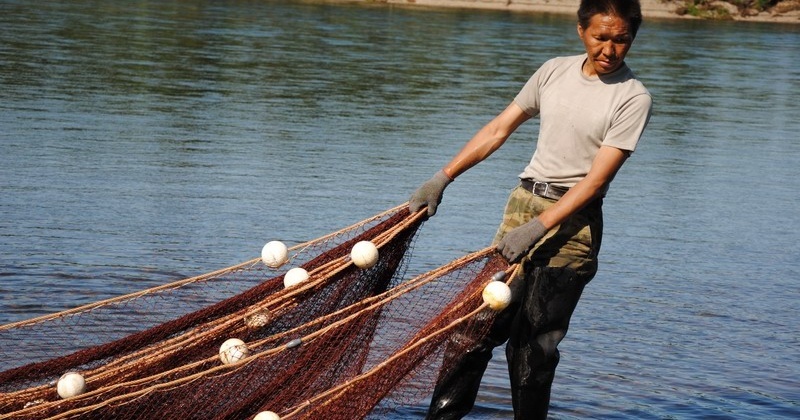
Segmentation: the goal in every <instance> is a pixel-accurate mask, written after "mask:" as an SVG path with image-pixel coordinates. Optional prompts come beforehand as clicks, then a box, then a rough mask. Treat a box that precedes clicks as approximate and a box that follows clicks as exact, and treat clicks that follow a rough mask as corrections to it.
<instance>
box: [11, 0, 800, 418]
mask: <svg viewBox="0 0 800 420" xmlns="http://www.w3.org/2000/svg"><path fill="white" fill-rule="evenodd" d="M0 27H2V28H3V30H2V32H0V83H1V84H2V89H0V145H2V150H3V152H2V154H1V155H0V194H1V196H2V198H0V215H2V217H0V324H3V323H8V322H13V321H18V320H21V319H26V318H30V317H34V316H38V315H42V314H45V313H50V312H53V311H58V310H62V309H66V308H70V307H74V306H77V305H80V304H85V303H88V302H92V301H96V300H98V299H103V298H107V297H111V296H117V295H120V294H124V293H128V292H132V291H135V290H139V289H142V288H145V287H150V286H154V285H158V284H163V283H165V282H168V281H173V280H177V279H180V278H184V277H188V276H193V275H197V274H201V273H204V272H208V271H212V270H216V269H219V268H223V267H227V266H230V265H233V264H236V263H239V262H242V261H245V260H249V259H251V258H254V257H256V256H258V255H259V252H260V249H261V246H262V245H263V244H264V243H265V242H266V241H268V240H272V239H280V240H283V241H285V242H287V243H289V244H293V243H299V242H302V241H305V240H308V239H312V238H316V237H318V236H321V235H323V234H325V233H328V232H332V231H334V230H337V229H339V228H341V227H344V226H346V225H349V224H351V223H354V222H356V221H358V220H362V219H364V218H367V217H369V216H371V215H373V214H376V213H379V212H381V211H383V210H385V209H387V208H389V207H393V206H395V205H397V204H400V203H402V202H404V201H405V200H407V198H408V196H409V195H410V194H411V192H412V191H413V190H414V189H415V188H416V187H417V186H418V185H419V184H420V183H421V182H423V181H424V180H426V179H427V178H428V177H429V176H430V175H432V174H433V173H434V172H435V171H436V170H438V169H439V168H440V167H441V166H442V165H443V164H444V163H445V162H446V161H447V160H448V159H449V158H450V156H451V155H452V154H454V153H455V152H456V151H457V150H458V149H459V148H460V147H461V145H462V144H463V143H464V142H465V141H466V140H467V139H469V137H470V136H471V135H472V134H473V133H474V132H475V131H476V130H477V129H478V128H480V126H481V125H482V124H483V123H485V122H486V121H488V120H489V119H490V118H492V117H493V116H494V115H495V114H496V113H497V112H498V111H500V110H501V109H502V108H504V107H505V106H506V105H507V104H508V103H509V102H510V101H511V99H512V98H513V97H514V95H515V94H516V92H517V91H518V90H519V89H520V88H521V86H522V84H523V83H524V82H525V81H526V80H527V78H528V77H529V76H530V75H531V74H532V73H533V71H534V70H535V69H536V68H537V66H538V65H540V64H541V63H543V62H544V61H545V60H547V59H548V58H550V57H552V56H556V55H566V54H577V53H580V52H581V48H582V47H581V44H580V41H579V40H578V38H577V35H576V31H575V22H574V19H572V18H571V17H569V16H566V17H565V16H556V15H541V14H538V15H537V14H529V13H509V12H499V11H473V10H458V9H447V10H440V9H414V8H402V7H398V6H390V5H381V4H360V5H344V4H339V5H331V4H315V3H306V2H289V1H226V2H212V1H199V0H184V1H174V0H165V1H159V2H143V1H131V2H119V1H110V0H96V1H88V0H76V1H40V2H36V3H35V5H33V4H31V3H30V2H22V1H17V0H0ZM798 45H800V28H799V27H798V26H797V25H780V24H758V23H734V22H713V21H691V20H686V21H684V20H647V21H645V23H644V25H643V26H642V29H641V31H640V33H639V36H638V37H637V39H636V41H635V43H634V46H633V49H632V51H631V53H630V54H629V56H628V64H629V65H630V67H632V68H633V69H634V71H635V72H636V73H637V75H638V76H639V78H640V79H641V80H642V81H643V82H644V83H645V85H646V86H647V87H648V89H649V90H650V91H651V93H652V95H653V97H654V104H655V105H654V114H653V118H652V120H651V123H650V126H649V127H648V129H647V131H646V133H645V135H644V138H643V139H642V142H641V144H640V147H639V148H638V149H637V151H636V153H635V154H634V155H633V157H632V158H631V159H629V161H628V162H627V163H626V164H625V166H624V167H623V169H622V171H621V172H620V174H619V175H618V176H617V179H616V180H615V181H614V184H613V185H612V187H611V191H610V193H609V196H608V198H607V199H606V201H605V214H606V232H605V237H604V241H603V250H602V252H601V266H600V272H599V273H598V275H597V277H596V278H595V279H594V280H593V281H592V283H590V285H589V286H588V287H587V289H586V291H585V292H584V297H583V298H582V300H581V303H580V304H579V306H578V309H577V311H576V313H575V315H574V316H573V320H572V326H571V330H570V333H569V335H568V336H567V338H566V339H565V341H564V342H563V343H562V345H561V347H560V348H561V352H562V361H561V364H560V365H559V368H558V372H557V375H556V381H555V384H554V389H553V401H552V408H551V416H552V418H554V419H572V418H587V417H591V418H607V419H611V418H619V419H647V418H653V419H683V418H704V419H706V418H770V419H774V418H797V417H800V380H798V377H800V352H798V348H800V342H799V340H798V336H800V335H799V334H798V327H797V325H798V303H797V302H798V301H799V299H800V288H798V285H797V279H798V277H800V263H798V261H797V256H798V255H800V245H798V242H799V241H800V235H798V233H797V231H796V230H795V228H796V227H797V226H798V225H800V216H799V215H800V212H799V211H798V200H797V193H798V191H800V141H798V140H800V138H799V137H798V136H800V135H799V134H798V133H800V118H798V115H800V102H798V98H800V48H798ZM537 128H538V126H537V123H536V122H535V121H533V122H531V123H528V124H526V125H525V126H523V127H522V128H521V129H520V130H519V131H518V132H517V133H515V135H514V136H512V138H511V139H510V140H509V142H508V143H507V144H506V145H505V146H504V147H503V148H502V149H500V150H499V151H498V152H497V153H496V154H495V155H493V156H492V157H491V158H490V159H489V160H487V161H485V162H483V163H481V164H480V165H478V166H477V167H475V168H473V169H472V170H471V171H469V172H467V173H465V174H464V175H463V176H462V177H460V178H459V179H458V180H457V181H456V182H455V183H453V184H452V185H451V186H450V187H449V188H448V190H447V193H446V195H445V198H444V200H443V202H442V205H441V207H440V210H439V213H438V214H437V215H436V216H435V217H434V218H432V219H430V220H429V221H428V222H426V223H425V225H424V226H423V228H422V229H421V230H420V232H419V234H418V239H417V241H416V244H415V250H414V254H413V261H412V262H411V264H410V267H409V275H413V274H414V273H421V272H424V271H427V270H429V269H432V268H434V267H438V266H440V265H442V264H445V263H446V262H449V261H450V260H452V259H454V258H457V257H460V256H462V255H464V254H466V253H468V252H471V251H474V250H477V249H481V248H483V247H485V246H487V245H488V243H489V242H490V240H491V238H492V236H493V234H494V230H495V229H496V226H497V223H499V221H500V216H501V212H502V208H503V205H504V203H505V198H506V196H507V193H508V191H509V190H510V189H511V188H512V187H513V186H514V184H515V182H516V180H515V175H516V174H517V173H518V172H519V171H520V170H521V169H522V167H523V166H524V165H525V164H526V163H527V161H528V159H529V158H530V154H531V153H532V151H533V149H534V146H535V142H534V140H535V135H536V130H537ZM511 416H512V412H511V409H510V396H509V390H508V378H507V375H506V373H505V362H504V359H503V355H502V351H498V352H497V354H496V357H495V359H494V360H493V361H492V363H491V365H490V368H489V371H488V372H487V375H486V377H485V380H484V383H483V385H482V388H481V392H480V395H479V398H478V404H477V406H476V408H475V410H474V411H473V414H472V416H471V418H476V419H485V418H510V417H511Z"/></svg>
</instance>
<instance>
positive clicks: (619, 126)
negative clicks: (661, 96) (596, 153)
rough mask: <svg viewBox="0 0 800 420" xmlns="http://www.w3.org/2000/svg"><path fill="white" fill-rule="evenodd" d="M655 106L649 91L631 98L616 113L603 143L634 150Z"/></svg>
mask: <svg viewBox="0 0 800 420" xmlns="http://www.w3.org/2000/svg"><path fill="white" fill-rule="evenodd" d="M652 108H653V99H652V97H651V96H650V95H649V94H647V93H642V94H639V95H636V96H634V97H632V98H630V99H629V100H628V101H627V102H626V103H625V104H623V105H622V106H621V107H620V108H619V109H618V111H617V113H616V114H615V115H614V120H613V122H612V123H611V126H610V127H609V129H608V132H607V133H606V136H605V138H604V139H603V145H606V146H612V147H616V148H618V149H622V150H626V151H629V152H633V151H634V150H636V145H637V144H638V143H639V139H641V137H642V133H643V132H644V129H645V127H647V123H648V122H649V121H650V114H651V112H652Z"/></svg>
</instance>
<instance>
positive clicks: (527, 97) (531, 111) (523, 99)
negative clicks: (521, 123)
mask: <svg viewBox="0 0 800 420" xmlns="http://www.w3.org/2000/svg"><path fill="white" fill-rule="evenodd" d="M551 67H552V60H550V61H548V62H546V63H544V64H543V65H542V66H541V67H539V68H538V69H537V70H536V72H535V73H533V76H531V77H530V79H528V81H527V82H526V83H525V85H524V86H523V87H522V90H520V91H519V93H517V96H516V97H514V103H516V104H517V106H519V107H520V108H521V109H522V110H523V111H525V113H526V114H528V115H530V116H531V117H535V116H537V115H539V109H540V106H541V87H542V85H543V83H544V82H543V80H544V79H545V78H546V77H547V76H546V75H547V74H549V73H550V72H551V70H550V68H551Z"/></svg>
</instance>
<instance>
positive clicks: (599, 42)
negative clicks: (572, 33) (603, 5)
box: [578, 14, 633, 76]
mask: <svg viewBox="0 0 800 420" xmlns="http://www.w3.org/2000/svg"><path fill="white" fill-rule="evenodd" d="M578 35H579V36H580V37H581V40H582V41H583V45H584V47H585V48H586V53H587V54H588V55H589V59H588V60H587V61H586V63H585V64H584V66H583V72H584V74H586V75H587V76H594V75H604V74H609V73H613V72H614V71H615V70H617V69H619V67H620V66H621V65H622V63H623V62H624V61H625V55H626V54H627V53H628V50H629V49H630V48H631V44H632V43H633V34H631V33H630V32H629V30H628V23H627V22H626V21H625V20H624V19H622V18H620V17H619V16H614V15H601V14H597V15H594V16H592V19H591V20H590V21H589V26H588V27H586V28H582V27H581V25H580V24H578Z"/></svg>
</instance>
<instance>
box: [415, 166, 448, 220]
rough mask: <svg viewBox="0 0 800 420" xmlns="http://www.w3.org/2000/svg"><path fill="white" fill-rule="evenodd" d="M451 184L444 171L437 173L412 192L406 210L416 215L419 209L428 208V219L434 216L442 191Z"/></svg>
mask: <svg viewBox="0 0 800 420" xmlns="http://www.w3.org/2000/svg"><path fill="white" fill-rule="evenodd" d="M451 182H453V180H452V179H450V177H449V176H447V174H445V173H444V171H439V172H437V173H436V174H435V175H434V176H433V177H431V179H429V180H427V181H425V183H424V184H422V186H420V187H419V188H417V190H416V191H414V194H412V195H411V198H410V199H409V200H408V209H409V210H410V211H411V212H412V213H416V212H417V211H419V210H420V209H421V208H423V207H425V206H428V217H430V216H433V215H434V214H436V208H437V207H438V206H439V203H441V202H442V194H443V193H444V189H445V188H446V187H447V186H448V185H449V184H450V183H451Z"/></svg>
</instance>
